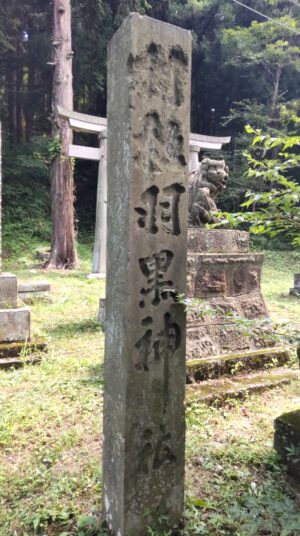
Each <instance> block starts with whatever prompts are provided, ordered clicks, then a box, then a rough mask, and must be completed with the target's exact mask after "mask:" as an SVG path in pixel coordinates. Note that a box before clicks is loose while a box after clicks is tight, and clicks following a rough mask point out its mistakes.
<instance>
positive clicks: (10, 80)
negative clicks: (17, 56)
mask: <svg viewBox="0 0 300 536" xmlns="http://www.w3.org/2000/svg"><path fill="white" fill-rule="evenodd" d="M6 79H7V95H8V130H9V140H10V143H11V144H13V143H15V140H16V132H17V111H16V71H15V69H14V68H13V67H12V66H8V69H7V77H6Z"/></svg>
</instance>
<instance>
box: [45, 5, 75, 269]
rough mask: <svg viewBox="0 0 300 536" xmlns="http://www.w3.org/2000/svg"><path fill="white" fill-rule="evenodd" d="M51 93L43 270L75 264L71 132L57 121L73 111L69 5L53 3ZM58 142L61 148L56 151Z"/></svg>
mask: <svg viewBox="0 0 300 536" xmlns="http://www.w3.org/2000/svg"><path fill="white" fill-rule="evenodd" d="M53 8H54V28H53V42H52V45H53V60H52V62H53V64H54V76H53V90H52V110H53V123H52V136H53V146H54V147H55V146H58V151H57V154H56V156H55V158H54V159H53V161H52V169H51V212H52V240H51V253H50V257H49V260H48V261H47V263H46V265H45V267H46V268H75V266H76V264H77V254H76V242H75V229H74V181H73V171H72V166H71V161H70V159H69V158H68V147H69V144H70V143H71V142H72V132H71V129H70V128H69V126H68V123H67V122H66V121H63V120H61V119H59V118H58V114H57V106H58V105H60V106H62V107H63V108H67V109H68V110H72V109H73V88H72V56H73V52H72V41H71V2H70V0H53ZM59 142H60V149H59Z"/></svg>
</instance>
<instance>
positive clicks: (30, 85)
mask: <svg viewBox="0 0 300 536" xmlns="http://www.w3.org/2000/svg"><path fill="white" fill-rule="evenodd" d="M34 90H35V68H34V65H33V63H31V64H29V66H28V80H27V93H26V107H24V116H25V139H26V141H27V143H29V142H30V140H31V136H32V128H33V114H34V106H33V103H34V97H35V92H34Z"/></svg>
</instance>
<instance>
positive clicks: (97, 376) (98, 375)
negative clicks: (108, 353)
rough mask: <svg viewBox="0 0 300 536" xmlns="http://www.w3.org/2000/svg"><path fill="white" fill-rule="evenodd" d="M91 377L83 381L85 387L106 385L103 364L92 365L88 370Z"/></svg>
mask: <svg viewBox="0 0 300 536" xmlns="http://www.w3.org/2000/svg"><path fill="white" fill-rule="evenodd" d="M88 370H89V376H88V377H87V378H85V379H84V380H81V383H82V384H83V385H91V384H92V385H95V384H97V385H99V384H100V385H103V384H104V373H103V372H104V371H103V363H98V364H97V365H92V366H90V367H89V368H88Z"/></svg>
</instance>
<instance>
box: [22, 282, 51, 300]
mask: <svg viewBox="0 0 300 536" xmlns="http://www.w3.org/2000/svg"><path fill="white" fill-rule="evenodd" d="M50 290H51V286H50V283H48V282H47V281H31V282H30V283H18V297H19V298H20V300H21V301H22V302H23V303H32V302H33V301H34V300H38V299H39V300H46V299H48V298H49V292H50Z"/></svg>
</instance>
